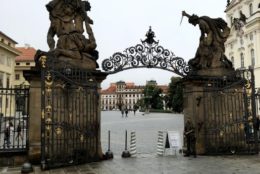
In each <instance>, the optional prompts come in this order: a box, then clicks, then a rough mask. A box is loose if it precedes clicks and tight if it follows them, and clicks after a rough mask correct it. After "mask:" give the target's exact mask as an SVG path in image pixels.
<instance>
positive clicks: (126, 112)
mask: <svg viewBox="0 0 260 174" xmlns="http://www.w3.org/2000/svg"><path fill="white" fill-rule="evenodd" d="M127 114H128V109H127V108H126V109H125V116H126V117H127Z"/></svg>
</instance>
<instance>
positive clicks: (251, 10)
mask: <svg viewBox="0 0 260 174" xmlns="http://www.w3.org/2000/svg"><path fill="white" fill-rule="evenodd" d="M252 14H253V4H252V3H251V4H249V15H250V16H252Z"/></svg>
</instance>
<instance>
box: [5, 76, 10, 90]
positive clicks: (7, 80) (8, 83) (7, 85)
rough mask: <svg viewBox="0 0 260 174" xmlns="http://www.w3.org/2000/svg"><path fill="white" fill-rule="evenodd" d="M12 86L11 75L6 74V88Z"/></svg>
mask: <svg viewBox="0 0 260 174" xmlns="http://www.w3.org/2000/svg"><path fill="white" fill-rule="evenodd" d="M9 87H10V75H6V88H9Z"/></svg>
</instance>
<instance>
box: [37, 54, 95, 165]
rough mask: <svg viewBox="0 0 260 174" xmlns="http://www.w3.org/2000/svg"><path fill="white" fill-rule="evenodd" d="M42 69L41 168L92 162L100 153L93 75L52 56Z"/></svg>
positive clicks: (43, 63)
mask: <svg viewBox="0 0 260 174" xmlns="http://www.w3.org/2000/svg"><path fill="white" fill-rule="evenodd" d="M40 62H41V68H42V71H41V73H42V77H41V78H42V106H41V107H42V113H41V119H42V121H41V123H42V124H41V134H42V135H41V143H42V148H41V155H42V159H41V160H42V168H53V167H59V166H66V165H72V164H73V165H74V164H80V163H85V162H91V160H93V159H94V158H95V156H97V153H98V133H99V129H100V128H99V122H100V120H98V117H97V115H98V113H97V111H98V108H97V107H98V106H99V94H98V90H97V88H98V86H97V82H96V80H95V77H94V76H93V75H92V72H90V71H87V70H84V69H79V68H77V67H74V66H72V65H70V64H69V63H68V62H62V61H59V62H57V59H55V58H53V57H48V58H46V57H42V58H41V59H40Z"/></svg>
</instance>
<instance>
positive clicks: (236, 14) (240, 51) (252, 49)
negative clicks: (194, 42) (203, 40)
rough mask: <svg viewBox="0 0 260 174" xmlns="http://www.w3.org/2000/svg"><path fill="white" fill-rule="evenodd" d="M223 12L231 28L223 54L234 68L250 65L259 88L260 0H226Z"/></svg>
mask: <svg viewBox="0 0 260 174" xmlns="http://www.w3.org/2000/svg"><path fill="white" fill-rule="evenodd" d="M225 12H226V19H227V23H228V25H229V27H230V28H231V31H230V36H229V37H228V39H227V41H226V43H225V49H226V51H225V54H226V56H227V57H228V58H229V59H230V60H231V61H232V63H233V65H234V67H235V69H243V68H248V67H249V66H252V67H253V68H254V73H255V86H256V87H257V88H260V2H259V0H232V1H228V4H227V7H226V10H225Z"/></svg>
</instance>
